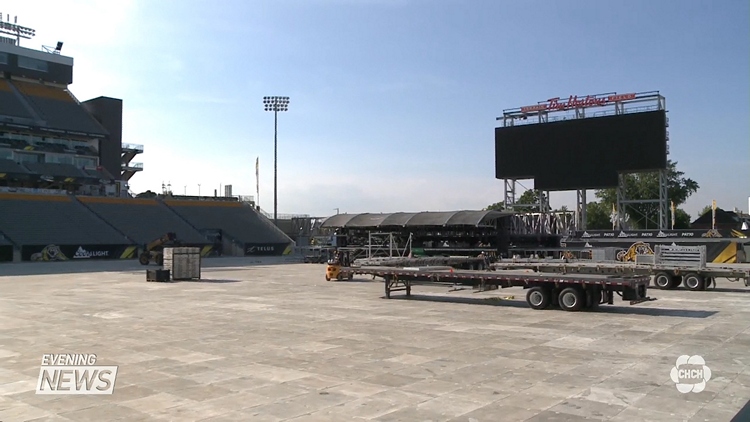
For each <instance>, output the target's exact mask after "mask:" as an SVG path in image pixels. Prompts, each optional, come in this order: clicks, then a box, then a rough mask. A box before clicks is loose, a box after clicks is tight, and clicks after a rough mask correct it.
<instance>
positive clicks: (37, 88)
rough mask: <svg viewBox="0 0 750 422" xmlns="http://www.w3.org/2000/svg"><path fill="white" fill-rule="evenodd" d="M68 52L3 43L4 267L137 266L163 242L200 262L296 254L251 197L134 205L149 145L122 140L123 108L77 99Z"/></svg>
mask: <svg viewBox="0 0 750 422" xmlns="http://www.w3.org/2000/svg"><path fill="white" fill-rule="evenodd" d="M61 49H62V43H59V44H58V45H57V47H56V48H55V49H46V50H43V51H37V50H32V49H28V48H24V47H21V46H18V45H15V44H14V43H5V42H4V43H0V71H1V72H2V78H0V261H5V262H8V261H60V260H78V259H138V258H139V257H140V256H141V255H142V254H143V253H144V252H147V251H150V250H152V249H158V248H160V247H163V246H164V244H165V242H167V243H168V242H172V243H179V244H181V245H184V246H194V247H200V248H201V255H202V256H215V255H224V256H249V255H256V256H262V255H266V256H267V255H283V254H289V253H291V251H292V245H293V240H292V239H291V238H290V237H289V236H288V235H287V234H285V233H284V231H282V230H280V229H278V228H277V227H276V226H274V224H273V223H272V222H271V221H270V220H269V219H268V218H267V217H266V216H265V215H264V214H263V213H262V212H261V210H260V209H259V208H258V207H256V206H255V203H254V201H253V199H252V197H250V198H248V197H240V196H223V197H187V196H174V195H171V193H169V192H167V193H166V194H165V195H158V196H157V197H154V198H135V197H134V196H135V195H134V193H133V192H131V191H130V189H129V184H128V182H129V181H130V180H131V179H132V178H133V177H137V175H138V173H139V172H141V171H143V170H144V169H143V165H142V164H140V163H137V162H133V160H134V159H135V158H136V157H137V156H138V155H139V154H141V153H143V152H144V147H143V146H142V145H134V144H128V143H124V142H123V139H122V109H123V101H122V100H121V99H116V98H109V97H105V96H102V97H98V98H93V99H90V100H86V101H79V100H78V99H77V98H76V97H75V96H74V94H73V93H72V92H71V91H70V90H69V89H68V87H69V85H70V84H72V82H73V58H71V57H66V56H64V55H62V54H60V53H61Z"/></svg>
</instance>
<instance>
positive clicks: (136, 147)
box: [122, 144, 143, 152]
mask: <svg viewBox="0 0 750 422" xmlns="http://www.w3.org/2000/svg"><path fill="white" fill-rule="evenodd" d="M122 149H125V150H127V149H129V150H133V151H138V152H143V145H139V144H122Z"/></svg>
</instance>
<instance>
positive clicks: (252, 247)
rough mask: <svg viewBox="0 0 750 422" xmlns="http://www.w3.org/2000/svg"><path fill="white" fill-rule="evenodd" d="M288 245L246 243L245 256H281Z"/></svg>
mask: <svg viewBox="0 0 750 422" xmlns="http://www.w3.org/2000/svg"><path fill="white" fill-rule="evenodd" d="M287 246H289V245H288V244H287V243H245V256H281V255H283V254H284V251H285V250H286V248H287Z"/></svg>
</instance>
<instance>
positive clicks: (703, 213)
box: [698, 205, 714, 217]
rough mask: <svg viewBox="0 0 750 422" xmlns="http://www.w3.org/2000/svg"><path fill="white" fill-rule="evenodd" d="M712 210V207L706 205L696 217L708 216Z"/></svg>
mask: <svg viewBox="0 0 750 422" xmlns="http://www.w3.org/2000/svg"><path fill="white" fill-rule="evenodd" d="M713 209H714V208H713V207H712V206H711V205H706V206H705V207H703V209H702V210H701V212H700V214H698V217H702V216H704V215H705V214H706V213H709V214H710V213H711V211H713Z"/></svg>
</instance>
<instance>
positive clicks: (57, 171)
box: [23, 163, 86, 178]
mask: <svg viewBox="0 0 750 422" xmlns="http://www.w3.org/2000/svg"><path fill="white" fill-rule="evenodd" d="M23 165H24V167H26V168H27V169H28V170H29V173H31V174H37V175H40V176H51V177H55V176H60V177H74V178H79V177H86V175H85V174H84V173H83V172H82V170H80V169H79V168H78V167H76V166H74V165H72V164H61V163H24V164H23Z"/></svg>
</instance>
